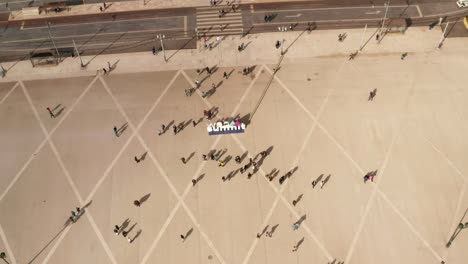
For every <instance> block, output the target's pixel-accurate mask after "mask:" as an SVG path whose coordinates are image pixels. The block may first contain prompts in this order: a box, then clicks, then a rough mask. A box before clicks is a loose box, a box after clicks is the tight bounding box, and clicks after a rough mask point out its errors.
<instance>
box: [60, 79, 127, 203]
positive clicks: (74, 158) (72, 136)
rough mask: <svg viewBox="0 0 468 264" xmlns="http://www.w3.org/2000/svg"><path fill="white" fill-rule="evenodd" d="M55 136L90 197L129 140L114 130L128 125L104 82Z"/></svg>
mask: <svg viewBox="0 0 468 264" xmlns="http://www.w3.org/2000/svg"><path fill="white" fill-rule="evenodd" d="M71 111H72V112H71V113H70V115H69V117H68V118H67V119H66V120H65V121H64V122H63V123H62V125H61V126H60V127H59V128H58V129H57V130H56V132H55V133H54V134H53V135H52V141H53V142H54V143H55V145H56V147H57V150H58V151H59V153H60V155H61V156H62V159H63V162H64V163H65V165H66V167H67V169H68V170H69V172H70V174H71V176H72V178H73V180H74V181H75V184H76V185H77V188H78V190H79V192H80V193H81V195H82V196H83V197H86V196H87V195H88V194H89V193H90V192H91V190H92V189H93V186H94V185H95V184H96V182H97V181H98V180H99V177H100V176H101V175H102V174H103V173H104V171H105V170H106V168H107V167H108V166H109V163H110V162H111V160H112V159H113V158H114V157H115V155H116V154H117V152H118V151H119V150H120V149H121V148H122V146H123V144H124V142H125V141H126V140H127V139H128V137H129V134H130V133H129V129H128V128H127V130H126V131H124V132H123V134H122V135H121V136H120V137H115V136H114V131H113V127H114V126H117V127H120V126H123V125H124V123H126V121H125V119H124V118H123V116H122V115H121V114H120V113H119V111H118V109H117V107H116V106H115V104H114V102H113V101H112V99H111V98H110V96H109V94H108V93H107V92H106V90H105V89H104V88H103V85H102V83H101V82H100V81H96V82H95V83H94V85H93V86H92V87H91V89H90V90H89V91H88V92H87V94H86V95H85V96H84V98H83V99H82V100H81V101H80V102H79V103H78V105H76V107H75V109H72V110H71Z"/></svg>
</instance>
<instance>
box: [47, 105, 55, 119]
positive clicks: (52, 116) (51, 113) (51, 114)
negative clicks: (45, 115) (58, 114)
mask: <svg viewBox="0 0 468 264" xmlns="http://www.w3.org/2000/svg"><path fill="white" fill-rule="evenodd" d="M47 111H49V115H50V117H51V118H55V115H54V113H53V112H52V110H50V108H49V107H47Z"/></svg>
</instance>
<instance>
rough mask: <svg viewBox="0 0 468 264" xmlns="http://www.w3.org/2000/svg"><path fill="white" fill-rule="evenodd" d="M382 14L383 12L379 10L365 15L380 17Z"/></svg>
mask: <svg viewBox="0 0 468 264" xmlns="http://www.w3.org/2000/svg"><path fill="white" fill-rule="evenodd" d="M381 12H382V11H380V10H377V11H375V12H366V13H365V14H366V15H378V14H380V13H381Z"/></svg>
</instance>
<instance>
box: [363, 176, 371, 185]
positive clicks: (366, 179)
mask: <svg viewBox="0 0 468 264" xmlns="http://www.w3.org/2000/svg"><path fill="white" fill-rule="evenodd" d="M369 178H370V177H369V174H366V175H364V183H366V182H367V181H368V180H369Z"/></svg>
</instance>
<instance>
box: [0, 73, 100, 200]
mask: <svg viewBox="0 0 468 264" xmlns="http://www.w3.org/2000/svg"><path fill="white" fill-rule="evenodd" d="M96 80H97V77H96V78H94V79H93V80H92V81H91V82H90V84H89V85H88V87H86V89H85V90H84V91H83V92H82V93H81V94H80V96H79V97H78V98H77V99H76V101H75V103H74V104H73V105H72V106H71V107H70V111H65V114H63V117H62V119H60V120H59V121H58V123H57V125H56V126H55V127H54V128H53V129H52V130H51V131H50V133H49V135H52V134H53V133H54V132H55V131H56V130H57V128H58V127H59V126H60V124H62V122H63V121H64V120H65V118H66V117H67V116H68V115H69V114H70V113H71V110H72V109H73V108H74V107H75V106H76V105H77V104H78V103H79V102H80V101H81V99H82V98H83V97H84V95H85V94H86V92H87V91H88V90H89V89H90V88H91V87H92V86H93V85H94V83H95V82H96ZM46 143H47V138H44V139H43V141H42V142H41V143H40V144H39V146H38V147H37V148H36V149H35V150H34V152H33V153H32V154H31V156H30V157H29V159H28V160H27V161H26V163H25V164H24V166H23V167H22V168H21V169H20V170H19V171H18V173H17V174H16V175H15V177H14V178H13V180H12V181H11V182H10V184H9V185H8V187H7V188H6V189H5V191H3V193H2V195H0V201H2V200H3V198H5V196H6V195H7V193H8V192H9V191H10V189H11V187H13V185H14V184H15V183H16V181H17V180H18V179H19V178H20V176H21V175H22V174H23V171H24V170H26V168H27V167H28V166H29V164H30V163H31V161H32V160H33V158H34V157H35V153H39V151H41V149H42V147H44V145H45V144H46Z"/></svg>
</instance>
